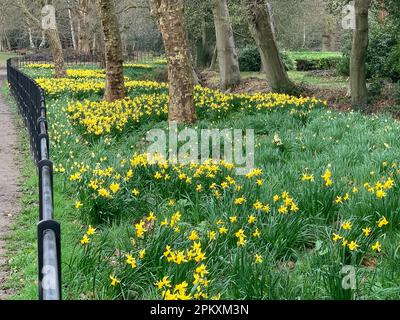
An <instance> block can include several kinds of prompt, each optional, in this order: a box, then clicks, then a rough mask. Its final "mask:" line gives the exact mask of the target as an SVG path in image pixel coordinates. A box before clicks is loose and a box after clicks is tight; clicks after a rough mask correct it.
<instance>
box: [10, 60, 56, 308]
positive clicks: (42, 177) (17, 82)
mask: <svg viewBox="0 0 400 320" xmlns="http://www.w3.org/2000/svg"><path fill="white" fill-rule="evenodd" d="M19 62H20V61H19V59H18V58H11V59H9V60H8V61H7V76H8V82H9V84H10V89H11V93H12V94H13V96H14V97H15V99H16V101H17V103H18V109H19V113H20V114H21V116H22V117H23V119H24V122H25V126H26V128H27V130H28V132H29V138H30V146H31V151H32V155H33V158H34V160H35V162H36V164H37V168H38V176H39V223H38V226H37V230H38V267H39V268H38V276H39V283H38V286H39V299H40V300H60V299H61V250H60V224H59V223H58V222H57V221H55V220H53V210H54V208H53V163H52V162H51V161H50V156H49V135H48V126H47V116H46V102H45V96H44V92H43V90H42V89H41V88H40V87H39V86H38V85H37V84H36V82H35V81H34V80H32V79H31V78H29V77H27V76H26V75H24V74H23V73H22V72H21V71H20V70H19V69H18V67H17V66H19Z"/></svg>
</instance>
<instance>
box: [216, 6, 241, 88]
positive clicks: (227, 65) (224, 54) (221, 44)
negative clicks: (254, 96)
mask: <svg viewBox="0 0 400 320" xmlns="http://www.w3.org/2000/svg"><path fill="white" fill-rule="evenodd" d="M226 1H227V0H212V4H213V14H214V24H215V35H216V39H217V50H218V63H219V73H220V78H221V88H222V89H223V90H227V89H229V88H232V87H233V86H235V85H238V84H239V83H240V80H241V77H240V68H239V62H238V56H237V53H236V47H235V40H234V37H233V30H232V25H231V22H230V16H229V9H228V4H227V2H226Z"/></svg>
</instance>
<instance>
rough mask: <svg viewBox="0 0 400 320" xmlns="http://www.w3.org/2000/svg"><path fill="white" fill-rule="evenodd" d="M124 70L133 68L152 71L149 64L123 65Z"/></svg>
mask: <svg viewBox="0 0 400 320" xmlns="http://www.w3.org/2000/svg"><path fill="white" fill-rule="evenodd" d="M124 68H134V69H152V68H153V67H152V66H151V65H150V64H144V63H124Z"/></svg>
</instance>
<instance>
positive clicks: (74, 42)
mask: <svg viewBox="0 0 400 320" xmlns="http://www.w3.org/2000/svg"><path fill="white" fill-rule="evenodd" d="M68 18H69V25H70V28H71V39H72V46H73V48H74V50H76V49H77V47H76V38H75V28H74V21H73V20H72V10H71V8H68Z"/></svg>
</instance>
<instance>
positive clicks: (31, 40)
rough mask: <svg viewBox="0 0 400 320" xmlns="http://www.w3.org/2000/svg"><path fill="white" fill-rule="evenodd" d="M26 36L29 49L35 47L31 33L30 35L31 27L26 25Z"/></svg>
mask: <svg viewBox="0 0 400 320" xmlns="http://www.w3.org/2000/svg"><path fill="white" fill-rule="evenodd" d="M28 36H29V47H30V48H31V49H36V45H35V42H34V41H33V35H32V28H31V27H28Z"/></svg>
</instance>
